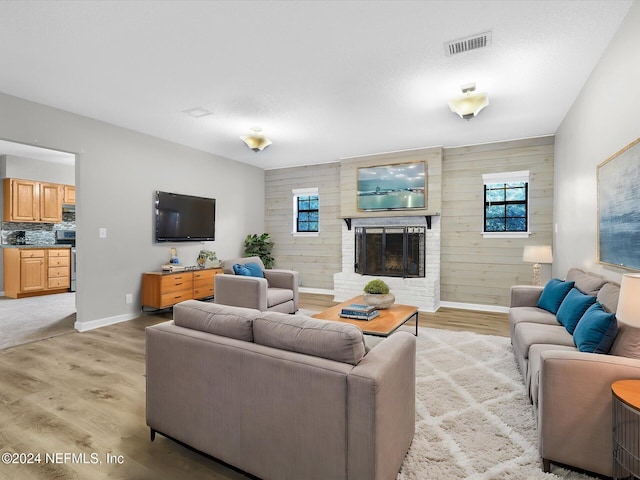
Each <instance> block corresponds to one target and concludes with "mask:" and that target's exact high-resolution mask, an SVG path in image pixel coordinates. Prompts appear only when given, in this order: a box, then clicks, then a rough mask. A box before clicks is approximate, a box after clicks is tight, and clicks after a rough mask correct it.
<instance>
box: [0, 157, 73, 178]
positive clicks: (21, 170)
mask: <svg viewBox="0 0 640 480" xmlns="http://www.w3.org/2000/svg"><path fill="white" fill-rule="evenodd" d="M3 160H4V163H5V169H4V170H3V171H0V178H21V179H23V180H36V181H39V182H51V183H60V184H62V185H75V184H76V169H75V166H73V165H64V164H61V163H54V162H43V161H42V160H35V159H33V158H25V157H17V156H15V155H3V156H2V157H0V161H3Z"/></svg>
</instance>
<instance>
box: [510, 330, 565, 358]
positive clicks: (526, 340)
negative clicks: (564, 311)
mask: <svg viewBox="0 0 640 480" xmlns="http://www.w3.org/2000/svg"><path fill="white" fill-rule="evenodd" d="M512 343H513V349H514V350H516V351H517V352H518V354H520V355H521V356H522V357H523V358H529V347H530V346H531V345H534V344H536V343H542V344H552V345H565V346H568V347H574V346H575V345H574V344H573V337H572V336H571V335H570V334H569V332H567V329H566V328H564V327H563V326H562V325H544V324H541V323H520V324H518V325H516V328H515V333H514V336H513V338H512Z"/></svg>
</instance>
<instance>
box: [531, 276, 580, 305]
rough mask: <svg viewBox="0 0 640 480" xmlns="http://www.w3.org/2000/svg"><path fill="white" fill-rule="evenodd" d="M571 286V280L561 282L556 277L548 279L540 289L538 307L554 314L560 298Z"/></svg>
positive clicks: (562, 298)
mask: <svg viewBox="0 0 640 480" xmlns="http://www.w3.org/2000/svg"><path fill="white" fill-rule="evenodd" d="M572 288H573V282H563V281H562V280H558V279H557V278H553V279H551V280H549V282H548V283H547V284H546V285H545V286H544V289H543V290H542V295H540V300H538V307H540V308H544V309H545V310H547V311H549V312H551V313H554V314H555V313H557V311H558V308H560V304H561V303H562V300H564V297H565V296H566V295H567V293H569V291H570V290H571V289H572Z"/></svg>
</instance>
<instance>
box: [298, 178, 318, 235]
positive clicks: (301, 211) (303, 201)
mask: <svg viewBox="0 0 640 480" xmlns="http://www.w3.org/2000/svg"><path fill="white" fill-rule="evenodd" d="M319 231H320V200H319V196H318V189H317V188H298V189H295V190H293V234H294V235H300V236H305V235H306V236H316V235H318V232H319Z"/></svg>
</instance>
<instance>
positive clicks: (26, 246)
mask: <svg viewBox="0 0 640 480" xmlns="http://www.w3.org/2000/svg"><path fill="white" fill-rule="evenodd" d="M0 247H2V248H71V247H73V245H68V244H64V245H57V244H53V243H47V244H46V245H0Z"/></svg>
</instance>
